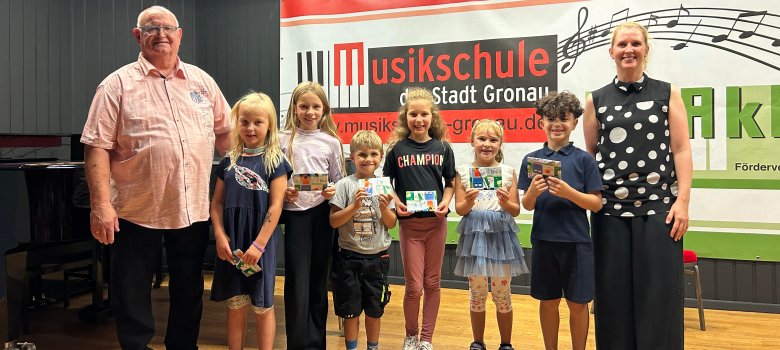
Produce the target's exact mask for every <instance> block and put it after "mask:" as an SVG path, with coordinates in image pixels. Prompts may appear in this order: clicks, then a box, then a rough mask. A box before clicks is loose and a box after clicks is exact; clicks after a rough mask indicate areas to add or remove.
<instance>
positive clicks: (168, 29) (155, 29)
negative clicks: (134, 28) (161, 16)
mask: <svg viewBox="0 0 780 350" xmlns="http://www.w3.org/2000/svg"><path fill="white" fill-rule="evenodd" d="M138 29H140V30H142V31H143V32H144V33H146V34H149V35H159V34H160V31H162V32H163V33H165V35H171V34H173V33H174V32H176V30H178V29H179V27H174V26H143V27H138Z"/></svg>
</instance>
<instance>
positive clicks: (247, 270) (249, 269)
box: [233, 249, 262, 277]
mask: <svg viewBox="0 0 780 350" xmlns="http://www.w3.org/2000/svg"><path fill="white" fill-rule="evenodd" d="M243 255H244V252H242V251H241V249H236V250H234V251H233V266H235V267H236V268H237V269H238V271H241V273H243V274H244V276H247V277H249V276H252V275H254V274H255V273H258V272H260V271H261V270H262V268H261V267H260V265H258V264H254V265H249V264H247V263H245V262H244V260H242V259H241V256H243Z"/></svg>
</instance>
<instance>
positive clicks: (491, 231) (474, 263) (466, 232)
mask: <svg viewBox="0 0 780 350" xmlns="http://www.w3.org/2000/svg"><path fill="white" fill-rule="evenodd" d="M456 230H457V232H458V234H459V235H460V238H459V239H458V248H457V249H456V250H455V253H456V255H457V256H458V263H457V265H456V266H455V274H456V275H458V276H463V277H467V276H471V275H476V276H502V277H510V276H517V275H520V274H524V273H528V267H527V266H526V264H525V260H523V250H522V248H520V242H518V240H517V224H516V223H515V220H514V218H513V217H512V216H511V215H509V213H507V212H505V211H489V210H479V211H472V212H470V213H469V214H468V215H466V216H464V217H463V218H462V219H461V220H460V223H459V224H458V228H457V229H456Z"/></svg>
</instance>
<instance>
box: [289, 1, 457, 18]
mask: <svg viewBox="0 0 780 350" xmlns="http://www.w3.org/2000/svg"><path fill="white" fill-rule="evenodd" d="M469 1H471V0H393V1H366V0H324V1H323V0H296V1H282V7H281V11H280V12H281V15H282V19H285V18H294V17H301V16H322V15H341V14H346V13H356V12H366V11H379V10H393V9H401V8H408V7H420V6H431V5H445V4H456V3H461V2H469Z"/></svg>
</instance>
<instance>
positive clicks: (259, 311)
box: [252, 305, 274, 315]
mask: <svg viewBox="0 0 780 350" xmlns="http://www.w3.org/2000/svg"><path fill="white" fill-rule="evenodd" d="M273 309H274V307H273V305H272V306H271V307H259V306H254V305H252V311H254V312H255V314H258V315H262V314H264V313H266V312H268V311H271V310H273Z"/></svg>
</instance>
